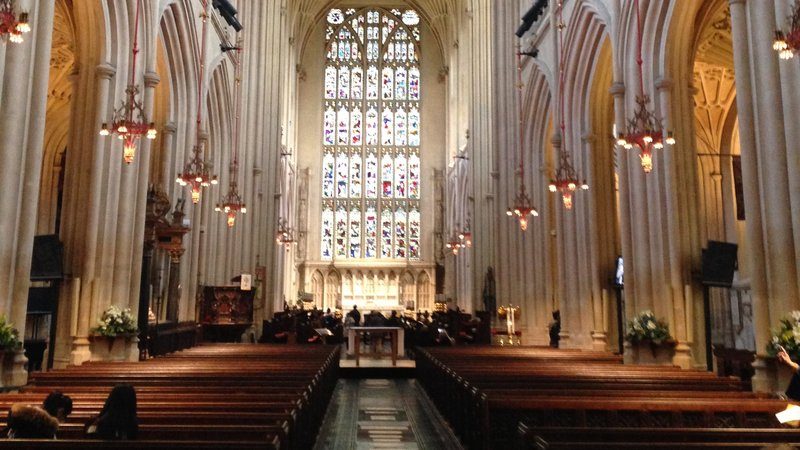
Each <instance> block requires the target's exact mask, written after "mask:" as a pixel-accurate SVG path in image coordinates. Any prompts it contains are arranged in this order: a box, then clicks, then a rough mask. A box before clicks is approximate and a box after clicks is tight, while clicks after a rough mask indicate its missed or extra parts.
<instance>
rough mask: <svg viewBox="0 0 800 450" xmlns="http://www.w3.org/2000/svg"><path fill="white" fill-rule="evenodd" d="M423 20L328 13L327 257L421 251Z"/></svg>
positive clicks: (372, 12) (409, 14)
mask: <svg viewBox="0 0 800 450" xmlns="http://www.w3.org/2000/svg"><path fill="white" fill-rule="evenodd" d="M419 23H420V18H419V15H418V14H417V12H416V11H414V10H411V9H407V10H404V11H400V10H397V9H392V10H386V9H382V8H373V7H369V8H363V9H346V10H342V9H338V8H335V9H331V10H330V11H329V12H328V15H327V16H326V27H327V28H326V33H325V36H326V46H327V49H326V52H325V54H326V63H325V66H324V81H323V83H324V99H323V101H324V107H323V124H322V126H323V138H322V139H323V142H322V144H323V146H322V156H321V157H322V173H321V176H322V197H323V202H322V245H321V248H322V250H321V257H322V259H325V260H331V259H334V258H351V259H363V258H367V259H372V258H386V259H414V260H417V259H420V258H421V253H422V252H421V249H420V243H421V222H422V218H421V214H420V207H419V199H420V196H421V189H422V186H421V178H422V176H421V161H420V155H421V152H420V146H421V140H420V135H421V127H420V123H421V117H420V110H421V108H420V101H421V98H422V96H421V90H420V89H421V87H420V84H421V74H420V69H419V61H420V58H419V48H420V47H419V45H420V42H419V41H420V30H419Z"/></svg>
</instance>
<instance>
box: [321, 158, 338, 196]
mask: <svg viewBox="0 0 800 450" xmlns="http://www.w3.org/2000/svg"><path fill="white" fill-rule="evenodd" d="M334 165H335V164H334V159H333V154H332V153H325V157H324V158H322V197H323V198H333V194H334V191H333V173H334V169H335V168H334Z"/></svg>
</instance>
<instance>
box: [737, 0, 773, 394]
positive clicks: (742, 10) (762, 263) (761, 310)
mask: <svg viewBox="0 0 800 450" xmlns="http://www.w3.org/2000/svg"><path fill="white" fill-rule="evenodd" d="M747 2H748V0H730V9H731V29H732V35H733V49H734V52H733V62H734V67H735V70H736V106H737V113H738V115H739V142H740V145H741V154H742V155H741V157H742V182H743V183H742V184H743V185H744V197H745V205H746V208H747V220H746V222H745V226H746V232H747V237H748V241H749V242H751V245H750V246H749V249H748V252H747V257H748V259H749V261H748V267H749V268H750V289H751V297H752V302H753V326H754V328H755V339H756V355H757V356H756V361H755V362H754V363H753V367H754V368H755V376H754V377H753V381H752V382H753V390H754V391H759V392H771V391H774V383H775V379H774V373H773V372H771V371H770V370H769V368H768V366H767V365H766V364H765V361H764V358H765V357H766V353H765V352H766V345H767V343H768V342H769V336H770V326H769V323H770V308H769V295H768V292H767V277H766V266H767V264H766V258H765V251H764V235H763V232H762V228H761V223H762V217H761V188H760V185H759V167H758V155H757V153H756V130H755V105H754V102H753V100H754V96H753V94H754V93H753V89H752V86H753V84H752V82H753V80H752V77H751V71H750V69H751V61H750V44H749V40H748V23H747Z"/></svg>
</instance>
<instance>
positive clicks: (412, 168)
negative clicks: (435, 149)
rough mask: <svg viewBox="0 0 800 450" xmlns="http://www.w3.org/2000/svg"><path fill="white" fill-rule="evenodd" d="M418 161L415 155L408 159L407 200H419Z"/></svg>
mask: <svg viewBox="0 0 800 450" xmlns="http://www.w3.org/2000/svg"><path fill="white" fill-rule="evenodd" d="M420 172H421V167H420V161H419V156H417V154H416V153H412V154H411V156H410V157H409V158H408V198H410V199H411V200H419V181H420V176H421V175H420Z"/></svg>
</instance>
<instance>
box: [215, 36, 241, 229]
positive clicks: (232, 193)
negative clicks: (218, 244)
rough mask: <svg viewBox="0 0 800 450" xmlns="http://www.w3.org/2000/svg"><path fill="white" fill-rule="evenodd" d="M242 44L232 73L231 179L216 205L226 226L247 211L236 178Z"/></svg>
mask: <svg viewBox="0 0 800 450" xmlns="http://www.w3.org/2000/svg"><path fill="white" fill-rule="evenodd" d="M241 51H242V44H241V42H240V43H239V45H238V46H237V50H236V60H235V62H234V63H235V67H236V73H235V75H234V83H235V84H234V87H233V89H234V92H233V97H234V108H235V109H234V111H235V114H236V115H235V117H234V122H233V147H232V151H231V152H232V155H231V165H230V171H231V172H230V173H231V180H230V183H229V185H228V193H227V195H225V198H223V199H222V204H221V205H217V211H221V212H224V213H225V214H226V215H227V217H228V227H232V226H233V225H234V224H235V223H236V215H237V214H238V213H242V214H245V213H247V207H246V206H245V204H244V201H243V200H242V197H241V196H240V195H239V185H238V182H237V178H238V177H239V132H240V128H241V110H242V89H241V82H242V55H241Z"/></svg>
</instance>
